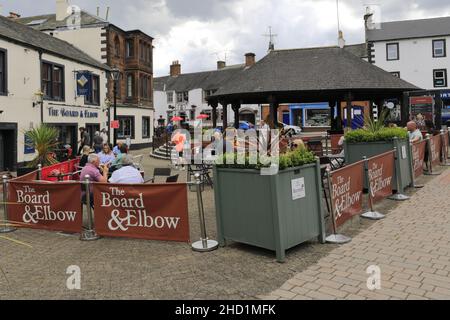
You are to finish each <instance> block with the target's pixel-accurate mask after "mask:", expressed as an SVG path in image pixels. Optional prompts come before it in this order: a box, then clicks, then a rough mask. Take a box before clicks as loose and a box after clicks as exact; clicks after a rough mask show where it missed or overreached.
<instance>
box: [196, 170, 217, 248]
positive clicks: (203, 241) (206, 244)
mask: <svg viewBox="0 0 450 320" xmlns="http://www.w3.org/2000/svg"><path fill="white" fill-rule="evenodd" d="M195 184H196V186H197V204H198V213H199V218H200V232H201V238H200V241H197V242H194V243H193V244H192V250H193V251H197V252H210V251H213V250H216V249H217V248H219V243H218V242H217V241H215V240H209V239H208V236H207V235H206V223H205V211H204V209H203V198H202V189H201V184H202V182H201V179H200V174H198V173H196V174H195Z"/></svg>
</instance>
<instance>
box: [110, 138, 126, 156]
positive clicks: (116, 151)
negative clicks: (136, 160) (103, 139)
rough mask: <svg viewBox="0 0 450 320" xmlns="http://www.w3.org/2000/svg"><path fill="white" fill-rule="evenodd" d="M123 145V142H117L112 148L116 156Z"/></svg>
mask: <svg viewBox="0 0 450 320" xmlns="http://www.w3.org/2000/svg"><path fill="white" fill-rule="evenodd" d="M123 145H124V143H123V142H120V141H119V142H117V146H115V147H114V148H113V153H114V154H115V155H116V156H117V155H119V154H120V153H121V152H120V148H121V147H122V146H123Z"/></svg>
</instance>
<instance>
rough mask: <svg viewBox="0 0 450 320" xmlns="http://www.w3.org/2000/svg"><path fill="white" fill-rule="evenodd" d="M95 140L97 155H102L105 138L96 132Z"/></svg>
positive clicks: (94, 145)
mask: <svg viewBox="0 0 450 320" xmlns="http://www.w3.org/2000/svg"><path fill="white" fill-rule="evenodd" d="M93 140H94V144H93V147H94V150H95V153H100V152H101V151H102V148H103V138H102V136H101V135H100V132H98V131H97V132H95V135H94V139H93Z"/></svg>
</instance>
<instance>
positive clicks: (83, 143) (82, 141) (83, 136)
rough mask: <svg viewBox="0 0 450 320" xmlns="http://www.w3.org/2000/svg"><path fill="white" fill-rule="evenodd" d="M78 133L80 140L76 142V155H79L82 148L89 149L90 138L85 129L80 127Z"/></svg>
mask: <svg viewBox="0 0 450 320" xmlns="http://www.w3.org/2000/svg"><path fill="white" fill-rule="evenodd" d="M78 130H79V131H80V136H81V139H80V141H78V142H79V143H80V147H79V148H78V152H77V155H81V151H82V150H83V147H84V146H89V147H91V137H90V136H89V133H88V132H87V131H86V128H84V127H81V128H80V129H78Z"/></svg>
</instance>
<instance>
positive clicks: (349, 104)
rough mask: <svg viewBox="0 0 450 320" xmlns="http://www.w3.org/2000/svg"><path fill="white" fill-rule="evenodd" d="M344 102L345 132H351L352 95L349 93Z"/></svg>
mask: <svg viewBox="0 0 450 320" xmlns="http://www.w3.org/2000/svg"><path fill="white" fill-rule="evenodd" d="M345 102H346V107H347V130H346V131H352V125H353V121H352V94H351V92H349V93H348V94H347V95H346V96H345Z"/></svg>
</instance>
